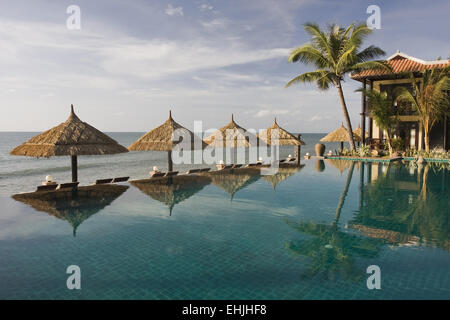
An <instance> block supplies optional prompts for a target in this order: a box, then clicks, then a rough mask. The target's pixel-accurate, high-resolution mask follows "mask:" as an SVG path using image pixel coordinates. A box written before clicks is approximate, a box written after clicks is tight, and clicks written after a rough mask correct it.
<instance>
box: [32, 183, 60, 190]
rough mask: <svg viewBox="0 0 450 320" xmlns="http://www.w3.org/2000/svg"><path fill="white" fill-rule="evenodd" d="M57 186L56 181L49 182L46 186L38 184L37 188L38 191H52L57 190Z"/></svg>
mask: <svg viewBox="0 0 450 320" xmlns="http://www.w3.org/2000/svg"><path fill="white" fill-rule="evenodd" d="M57 186H58V185H57V184H56V183H55V184H49V185H46V186H38V187H37V189H36V191H50V190H55V189H56V187H57Z"/></svg>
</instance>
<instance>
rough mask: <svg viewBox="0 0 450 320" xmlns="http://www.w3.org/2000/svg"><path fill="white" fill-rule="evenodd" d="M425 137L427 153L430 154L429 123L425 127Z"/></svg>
mask: <svg viewBox="0 0 450 320" xmlns="http://www.w3.org/2000/svg"><path fill="white" fill-rule="evenodd" d="M423 135H424V138H425V139H424V140H425V152H430V128H429V126H428V123H427V124H426V125H424V126H423Z"/></svg>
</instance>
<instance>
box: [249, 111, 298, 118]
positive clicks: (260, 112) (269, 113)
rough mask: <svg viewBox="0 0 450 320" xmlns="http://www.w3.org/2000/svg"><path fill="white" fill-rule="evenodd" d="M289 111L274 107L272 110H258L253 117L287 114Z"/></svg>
mask: <svg viewBox="0 0 450 320" xmlns="http://www.w3.org/2000/svg"><path fill="white" fill-rule="evenodd" d="M288 113H290V111H289V110H286V109H274V110H267V109H264V110H259V111H258V112H257V113H256V114H255V117H257V118H263V117H267V116H270V115H272V116H277V115H283V114H288Z"/></svg>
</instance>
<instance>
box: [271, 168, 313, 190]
mask: <svg viewBox="0 0 450 320" xmlns="http://www.w3.org/2000/svg"><path fill="white" fill-rule="evenodd" d="M304 166H305V165H304V164H303V165H300V166H289V167H280V168H278V171H277V173H275V174H273V175H266V176H262V178H263V179H264V180H266V181H268V182H270V183H271V184H272V187H273V190H275V188H276V186H277V184H279V183H280V182H282V181H284V180H286V179H287V178H289V177H290V176H293V175H294V174H296V173H297V172H298V171H300V170H301V169H303V167H304Z"/></svg>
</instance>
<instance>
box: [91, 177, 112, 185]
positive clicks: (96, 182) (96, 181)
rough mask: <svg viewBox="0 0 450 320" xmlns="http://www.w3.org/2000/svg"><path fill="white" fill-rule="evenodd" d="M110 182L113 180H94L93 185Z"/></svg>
mask: <svg viewBox="0 0 450 320" xmlns="http://www.w3.org/2000/svg"><path fill="white" fill-rule="evenodd" d="M112 181H113V178H108V179H98V180H95V184H107V183H111V182H112Z"/></svg>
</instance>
